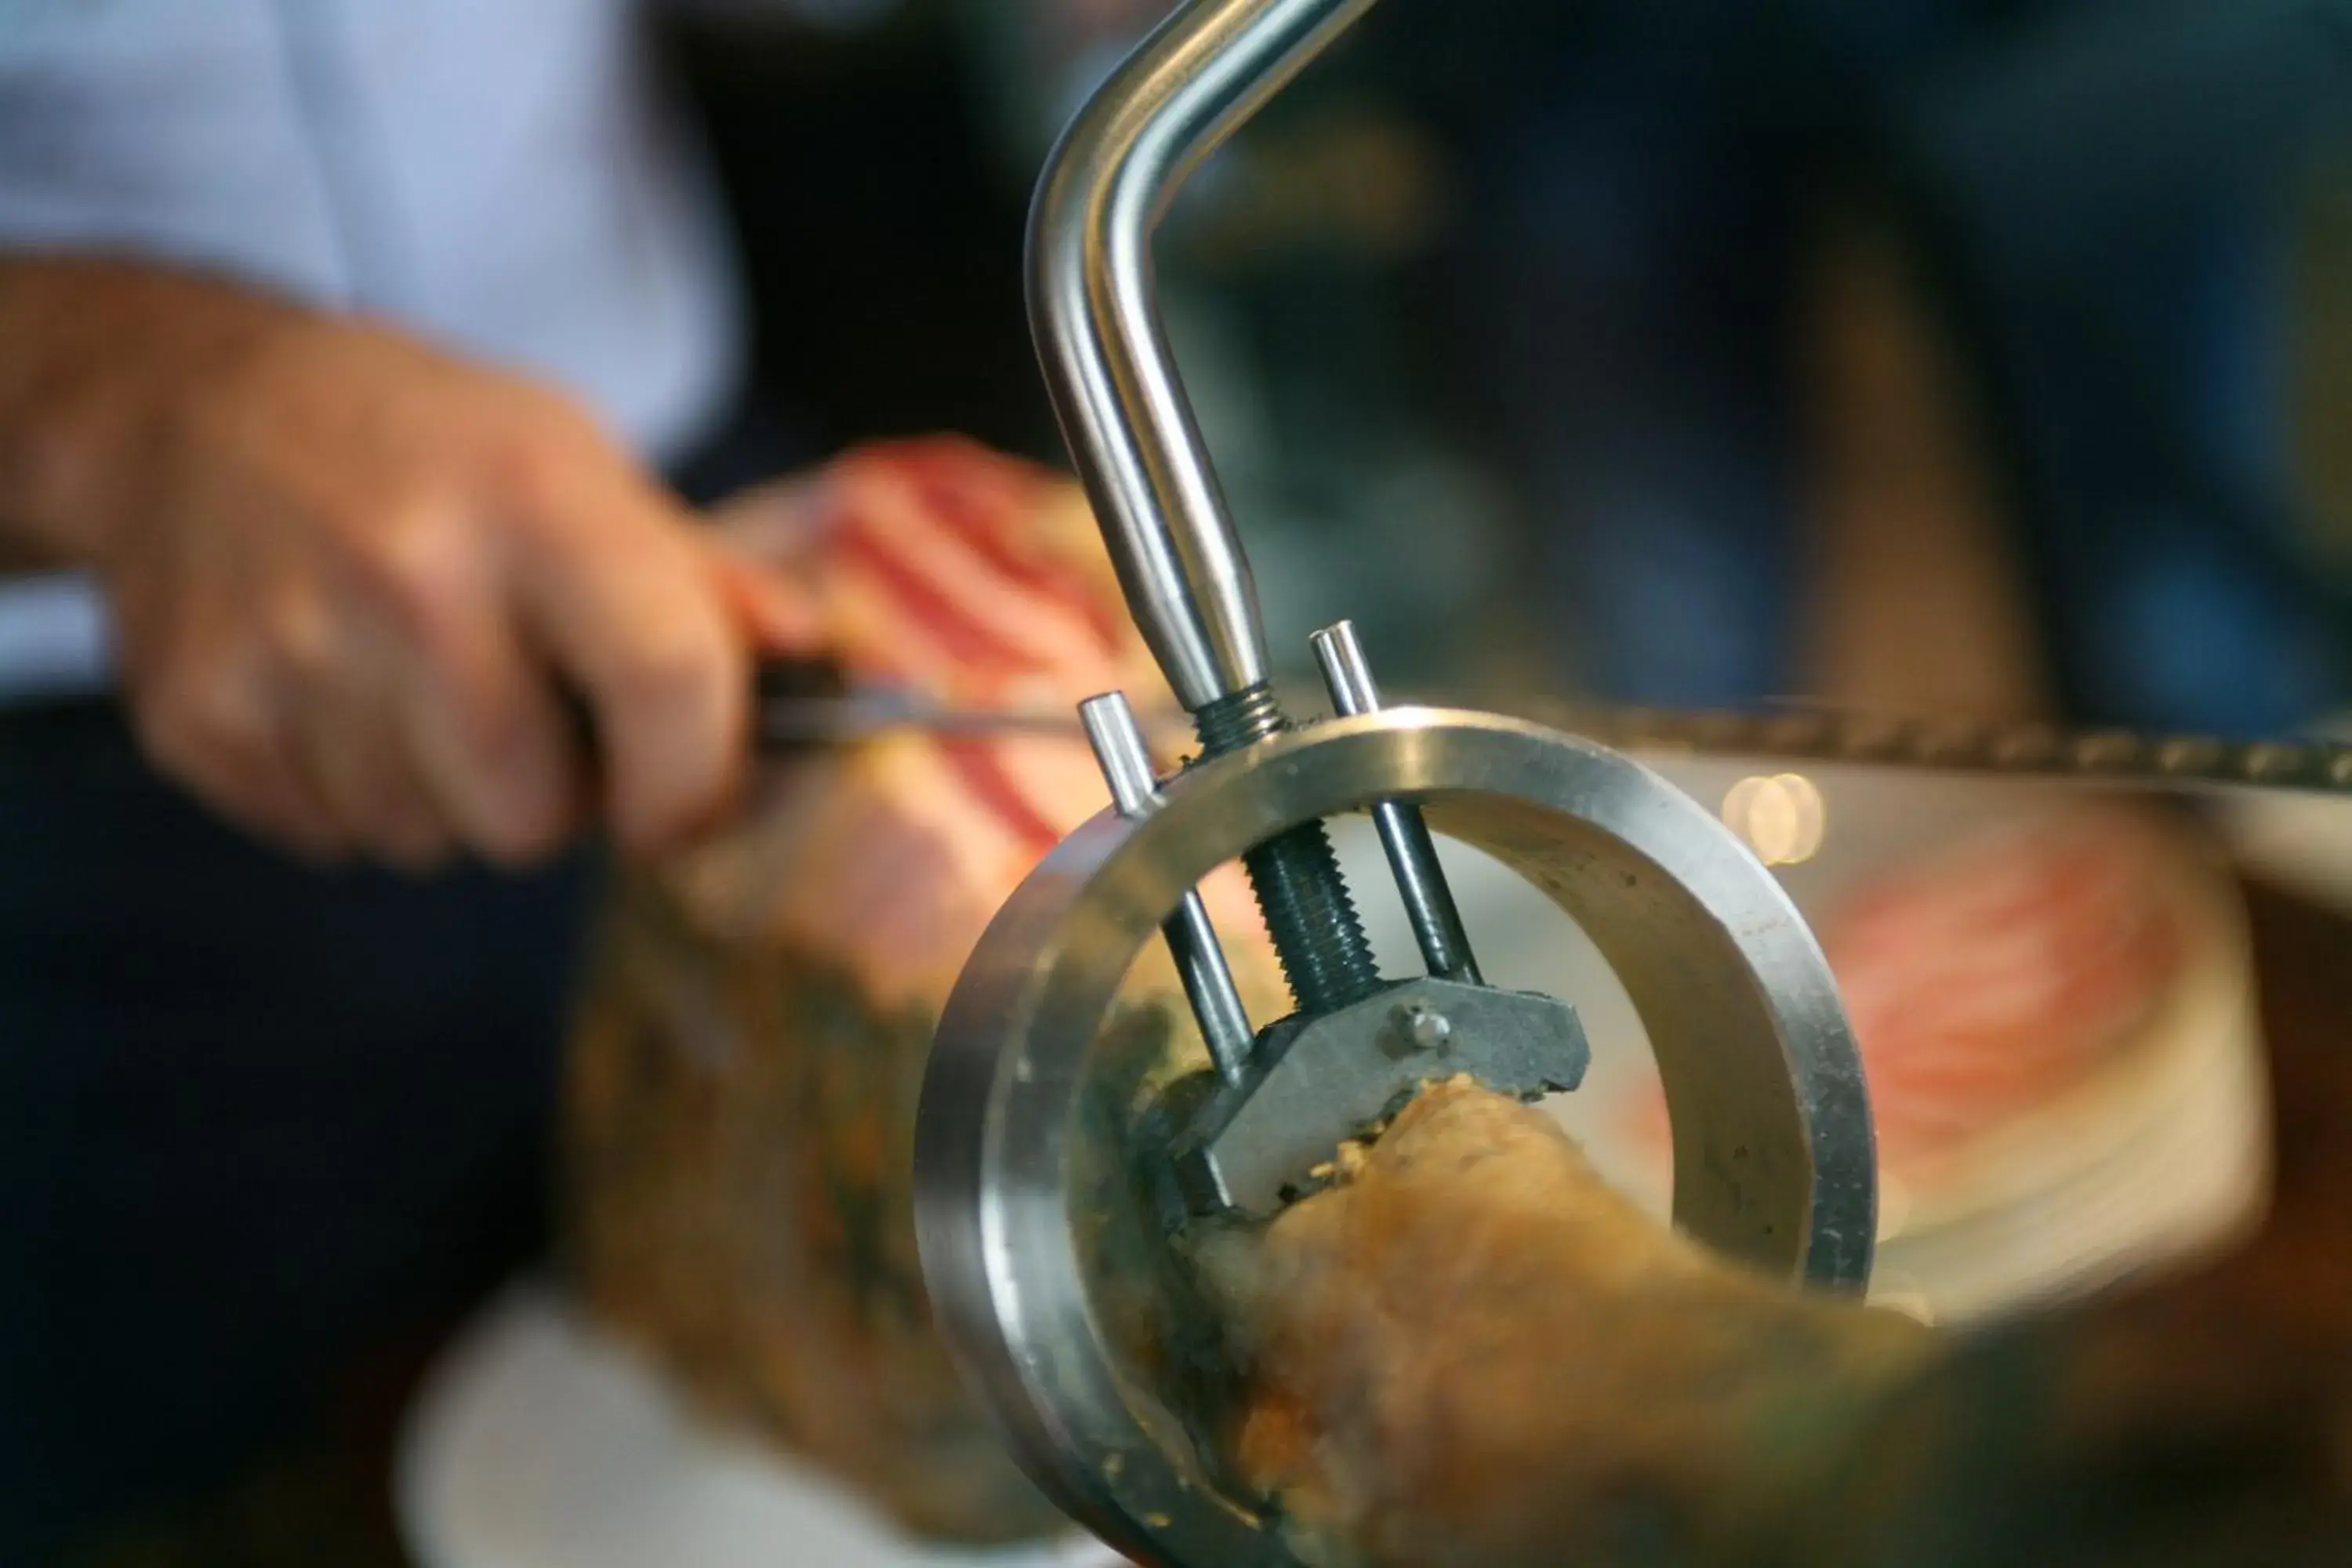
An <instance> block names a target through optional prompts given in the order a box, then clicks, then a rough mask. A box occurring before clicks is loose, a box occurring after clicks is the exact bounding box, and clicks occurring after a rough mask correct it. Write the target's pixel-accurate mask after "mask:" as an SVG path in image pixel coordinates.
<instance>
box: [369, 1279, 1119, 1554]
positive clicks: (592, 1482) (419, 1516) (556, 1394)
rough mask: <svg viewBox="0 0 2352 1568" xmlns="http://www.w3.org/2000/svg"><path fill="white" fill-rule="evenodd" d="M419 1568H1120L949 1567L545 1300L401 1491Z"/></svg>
mask: <svg viewBox="0 0 2352 1568" xmlns="http://www.w3.org/2000/svg"><path fill="white" fill-rule="evenodd" d="M394 1489H395V1493H396V1502H397V1505H398V1509H399V1515H400V1522H401V1530H402V1533H403V1534H404V1537H405V1538H406V1540H407V1542H408V1546H409V1550H410V1552H411V1553H412V1554H413V1555H414V1556H415V1558H416V1560H417V1562H418V1563H419V1564H420V1568H803V1565H805V1568H1121V1563H1122V1560H1121V1559H1119V1558H1118V1557H1117V1556H1115V1555H1113V1554H1112V1553H1110V1552H1108V1551H1107V1550H1105V1549H1104V1548H1102V1547H1100V1546H1097V1545H1096V1544H1095V1543H1093V1542H1077V1541H1074V1542H1068V1543H1066V1544H1057V1545H1055V1546H1050V1547H1041V1548H1036V1549H1033V1550H1028V1551H1008V1552H942V1551H939V1550H936V1549H931V1548H927V1547H924V1546H921V1545H919V1544H917V1543H915V1542H909V1541H908V1540H907V1539H905V1538H904V1537H903V1536H901V1535H899V1534H898V1533H897V1532H895V1531H892V1530H891V1529H890V1528H889V1526H888V1525H887V1524H886V1523H884V1522H883V1521H880V1520H878V1519H877V1518H876V1517H875V1516H874V1515H873V1514H872V1513H871V1512H869V1511H868V1510H866V1508H865V1507H864V1506H863V1505H862V1504H860V1503H859V1502H858V1501H857V1500H856V1499H855V1498H852V1497H851V1496H849V1495H848V1494H846V1493H845V1492H844V1491H843V1490H842V1489H839V1488H837V1487H835V1485H833V1484H832V1483H831V1482H830V1481H828V1480H826V1479H824V1477H822V1476H820V1475H817V1474H815V1473H814V1472H812V1471H809V1470H806V1469H803V1468H801V1467H798V1466H795V1465H793V1464H790V1463H787V1462H785V1461H783V1460H782V1459H780V1458H776V1457H775V1456H774V1455H772V1454H771V1453H769V1452H767V1451H765V1450H763V1449H759V1448H754V1447H751V1446H749V1445H748V1444H745V1443H741V1442H739V1441H736V1440H734V1439H732V1438H730V1437H727V1436H719V1435H716V1434H713V1433H712V1432H711V1431H709V1429H708V1428H707V1427H705V1426H702V1425H700V1424H698V1423H697V1422H696V1421H695V1420H694V1419H693V1418H692V1416H691V1415H689V1414H688V1412H687V1411H686V1410H684V1409H683V1408H682V1407H681V1405H679V1403H678V1402H677V1400H676V1399H674V1398H673V1397H672V1396H671V1394H670V1393H669V1391H668V1390H667V1387H666V1386H665V1385H664V1384H662V1383H661V1381H660V1380H659V1379H658V1378H657V1377H656V1376H655V1375H654V1374H653V1373H652V1372H651V1370H650V1369H648V1368H647V1367H646V1366H644V1365H643V1364H642V1363H639V1362H638V1361H637V1360H636V1359H635V1357H634V1356H632V1355H630V1354H629V1353H628V1352H626V1351H625V1349H623V1348H622V1347H620V1346H618V1345H616V1344H614V1342H612V1341H610V1340H609V1339H607V1338H606V1337H605V1336H604V1334H602V1333H601V1332H599V1331H597V1330H596V1329H595V1328H594V1327H593V1325H591V1324H588V1323H586V1322H583V1321H582V1320H581V1318H580V1316H579V1314H577V1313H576V1312H574V1311H572V1310H571V1309H570V1307H569V1305H568V1303H567V1302H566V1301H565V1300H564V1298H563V1297H562V1295H561V1294H560V1293H558V1292H557V1291H556V1290H554V1289H551V1288H550V1287H547V1286H544V1285H540V1284H523V1285H519V1286H517V1287H515V1288H514V1289H511V1290H509V1292H508V1293H507V1294H506V1295H505V1296H504V1297H502V1298H501V1299H500V1300H499V1301H498V1302H497V1303H495V1304H494V1305H493V1306H492V1307H491V1308H490V1309H489V1310H488V1311H486V1312H485V1313H484V1314H483V1315H482V1317H481V1318H480V1319H479V1320H478V1321H476V1322H475V1324H474V1325H473V1326H472V1327H471V1328H470V1329H468V1330H467V1332H466V1334H465V1335H464V1336H463V1338H462V1339H461V1340H460V1342H458V1343H457V1346H456V1347H455V1348H454V1349H453V1350H452V1351H451V1352H449V1354H448V1355H447V1356H446V1357H445V1358H444V1360H443V1362H442V1363H441V1364H440V1365H439V1366H438V1367H437V1368H436V1370H435V1373H434V1375H433V1377H432V1378H431V1379H430V1380H429V1381H428V1383H427V1384H426V1385H425V1390H424V1392H423V1394H421V1396H420V1397H419V1399H418V1401H417V1404H416V1405H415V1409H413V1410H412V1411H411V1412H410V1415H409V1420H408V1426H407V1430H406V1431H405V1432H404V1434H403V1441H402V1444H401V1453H400V1458H399V1464H398V1470H397V1474H396V1476H395V1479H394Z"/></svg>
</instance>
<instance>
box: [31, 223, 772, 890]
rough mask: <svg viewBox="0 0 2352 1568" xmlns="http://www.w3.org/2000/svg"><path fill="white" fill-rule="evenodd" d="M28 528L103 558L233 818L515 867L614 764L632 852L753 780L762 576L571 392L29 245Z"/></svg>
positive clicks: (154, 688)
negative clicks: (720, 544) (572, 702)
mask: <svg viewBox="0 0 2352 1568" xmlns="http://www.w3.org/2000/svg"><path fill="white" fill-rule="evenodd" d="M0 344H5V353H0V539H5V541H6V542H7V546H8V548H9V551H10V553H12V554H13V555H16V556H18V557H21V558H28V559H32V560H37V561H40V562H44V563H48V564H53V565H70V566H79V567H86V568H88V569H89V570H91V571H92V572H94V573H95V574H97V576H98V577H99V578H100V581H101V582H102V584H103V585H104V587H105V589H106V590H107V592H108V594H109V596H110V600H111V605H112V611H113V615H114V618H115V624H116V627H117V632H118V636H119V637H120V640H121V655H122V664H123V668H124V672H125V679H126V682H127V685H128V691H129V700H130V702H131V708H132V710H133V713H134V716H135V719H136V722H137V727H138V731H139V733H140V735H141V738H142V742H143V743H144V744H145V746H146V748H147V750H148V751H149V752H150V754H151V755H152V758H153V759H154V761H155V762H156V763H158V764H159V765H160V766H161V767H162V768H163V770H164V771H165V772H167V773H170V774H172V775H173V776H175V777H176V778H177V779H179V780H180V781H181V782H182V783H184V784H186V785H187V786H188V787H190V788H191V789H193V790H194V792H195V793H196V794H197V795H200V796H201V797H203V798H204V799H205V800H206V801H207V802H209V803H210V804H211V805H213V806H215V808H216V809H218V810H220V811H221V812H223V813H224V814H225V815H226V816H229V817H231V818H232V819H234V820H236V821H238V822H240V823H241V824H243V825H245V826H247V827H249V828H251V829H253V830H254V831H256V832H258V833H261V834H263V835H266V836H268V837H273V838H276V839H278V840H279V841H280V842H282V843H285V844H287V845H289V846H290V847H295V848H297V849H298V850H300V851H303V852H305V853H308V854H310V855H313V856H320V857H337V856H341V855H346V854H354V853H356V854H362V855H368V856H373V857H376V858H384V859H387V860H390V861H393V862H394V863H397V864H402V865H407V866H420V867H421V866H427V865H431V864H434V863H436V862H438V861H440V860H442V859H444V858H447V857H448V856H449V855H451V854H452V853H457V852H465V853H472V854H476V855H479V856H481V857H483V858H488V859H491V860H493V861H498V862H502V863H509V864H512V863H520V862H528V861H530V860H532V859H534V858H540V857H542V856H544V855H546V854H547V853H549V852H551V851H552V850H553V849H554V848H555V847H558V846H559V845H560V844H562V842H563V841H564V840H565V839H566V838H567V837H570V836H571V835H572V833H573V832H574V831H575V830H576V829H577V828H578V827H580V826H582V825H583V822H584V821H585V820H586V819H587V818H588V816H589V815H590V814H591V813H592V812H593V810H594V809H595V808H596V806H597V805H598V802H597V801H596V799H595V798H594V796H595V794H596V792H597V790H598V789H599V788H601V790H602V792H603V794H604V801H603V805H604V808H605V809H606V810H607V811H608V812H609V820H610V823H611V826H613V828H614V831H615V833H616V835H617V837H619V838H620V839H621V840H622V842H623V843H624V844H625V846H628V847H653V846H656V845H660V844H663V843H666V842H668V841H671V840H674V839H676V838H677V837H679V836H681V835H682V834H686V833H688V832H690V831H692V830H694V829H695V828H696V827H697V826H699V825H700V824H701V823H703V822H704V821H705V820H707V819H708V818H709V817H710V816H712V815H713V813H714V812H715V811H717V810H718V809H719V807H720V806H721V805H723V804H724V803H725V802H726V801H727V800H728V798H729V797H730V792H731V791H732V789H733V787H734V785H735V783H736V780H737V775H738V773H739V772H740V768H741V766H742V761H743V757H744V753H745V749H746V748H745V746H744V743H743V742H744V731H745V725H746V722H747V718H746V708H747V694H748V687H749V682H748V679H747V674H746V666H747V660H748V653H747V647H746V642H747V640H748V636H749V634H748V633H747V631H746V627H747V626H750V625H751V623H752V622H753V620H754V619H755V618H757V617H756V616H755V613H754V612H753V611H752V610H751V608H750V607H748V606H747V605H746V604H745V602H744V601H745V599H746V596H747V595H749V594H751V592H753V590H751V588H749V587H748V586H747V585H746V584H745V583H744V582H743V581H742V576H741V574H740V572H739V571H737V570H736V569H733V568H730V566H729V565H728V563H726V562H725V561H724V560H723V559H722V558H721V557H720V556H719V555H718V554H716V553H715V552H713V550H712V549H711V547H710V546H709V544H708V543H707V542H705V541H704V540H703V538H702V537H701V536H700V535H699V534H698V531H696V529H695V527H694V526H693V524H692V522H691V520H690V519H689V518H688V516H687V515H686V514H685V513H684V512H683V510H681V509H680V507H679V506H678V504H677V502H676V501H674V500H672V499H671V498H670V497H669V496H668V495H667V493H666V492H665V491H664V490H663V489H661V488H660V487H659V486H657V485H656V483H655V482H654V481H653V480H652V479H649V478H648V477H647V476H646V474H644V473H643V472H642V471H640V469H639V468H637V466H636V465H635V463H634V462H633V461H631V459H630V458H628V457H627V456H626V454H625V453H624V452H623V451H622V450H620V449H619V448H618V447H616V446H615V445H614V443H613V442H612V441H610V440H609V439H608V438H607V437H605V436H604V434H603V433H602V432H600V431H599V430H598V429H597V428H596V426H594V425H593V422H592V421H591V420H590V419H589V417H588V416H585V415H584V414H583V413H582V412H581V411H580V410H578V409H577V408H575V407H574V406H573V405H572V404H571V403H570V402H568V401H567V400H566V399H564V398H563V397H562V396H561V395H558V394H556V393H554V392H551V391H550V390H548V389H546V388H543V387H541V386H539V385H536V384H531V383H530V382H527V381H524V380H521V379H520V378H518V377H515V376H512V375H509V374H503V373H499V372H497V371H493V370H490V369H487V368H484V367H481V366H478V365H474V364H470V363H466V362H464V361H461V360H458V359H457V358H454V357H451V356H449V355H447V354H445V353H439V352H436V351H435V350H433V349H431V348H428V347H426V346H425V345H424V344H422V343H420V342H416V341H415V340H413V339H410V338H408V337H405V336H404V335H402V334H400V333H398V332H396V331H390V330H387V329H385V328H383V327H380V326H376V325H373V324H369V323H366V322H363V321H356V320H352V319H349V318H343V317H338V316H334V315H330V314H323V313H320V312H317V311H313V310H307V309H304V308H301V307H299V306H296V305H292V304H289V303H285V302H282V301H279V300H274V299H270V298H268V297H265V296H263V295H260V294H258V293H255V292H251V291H248V290H247V289H243V288H240V287H237V286H235V285H232V284H229V283H226V282H221V281H216V280H213V279H206V278H201V277H197V276H194V275H192V274H186V273H181V272H176V271H173V270H171V269H168V268H161V267H151V266H147V265H143V264H139V263H134V262H123V261H117V260H111V259H104V258H72V257H31V256H20V257H15V258H11V257H7V256H5V255H0ZM768 619H769V620H770V621H771V622H772V620H773V619H774V617H773V616H770V617H768ZM567 691H568V692H571V693H573V694H576V695H577V697H578V698H579V699H581V700H583V701H584V702H585V704H586V705H587V707H588V708H589V710H591V711H592V712H593V719H594V729H595V731H596V733H597V736H598V738H599V742H600V750H601V753H602V754H601V755H599V756H597V757H594V758H591V757H589V756H587V755H586V754H584V752H583V748H582V747H581V745H580V738H579V735H578V733H577V726H576V725H575V724H573V723H572V722H571V721H568V720H567V715H566V711H565V707H564V702H563V700H562V694H563V693H565V692H567Z"/></svg>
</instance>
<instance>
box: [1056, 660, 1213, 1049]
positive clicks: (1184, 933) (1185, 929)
mask: <svg viewBox="0 0 2352 1568" xmlns="http://www.w3.org/2000/svg"><path fill="white" fill-rule="evenodd" d="M1078 719H1079V721H1080V722H1081V723H1083V724H1084V725H1085V726H1086V731H1087V741H1088V742H1090V743H1091V744H1092V745H1093V747H1094V750H1095V760H1096V761H1097V762H1098V763H1101V764H1102V771H1103V778H1104V781H1105V782H1106V783H1108V784H1109V785H1110V804H1111V809H1112V810H1114V811H1116V812H1118V814H1119V816H1124V817H1139V816H1150V814H1151V813H1152V812H1154V811H1157V810H1159V809H1160V780H1159V777H1158V775H1157V774H1156V773H1154V772H1153V771H1152V766H1151V748H1150V746H1148V745H1146V744H1145V743H1144V740H1143V728H1142V726H1141V725H1139V724H1138V723H1137V722H1136V721H1135V710H1134V709H1132V708H1130V707H1129V706H1128V701H1127V698H1126V696H1125V694H1123V693H1121V692H1117V691H1109V692H1105V693H1104V694H1103V695H1102V696H1100V697H1090V698H1088V699H1087V700H1085V701H1084V702H1081V703H1079V704H1078ZM1163 930H1164V931H1165V934H1166V936H1167V939H1168V952H1169V955H1170V956H1171V958H1173V959H1174V960H1175V963H1176V973H1177V974H1178V975H1179V976H1181V978H1182V981H1183V985H1184V996H1185V999H1186V1000H1187V1001H1188V1002H1190V1003H1191V1004H1192V1021H1193V1023H1194V1024H1195V1025H1197V1026H1199V1027H1200V1030H1201V1037H1202V1040H1204V1041H1206V1042H1207V1044H1208V1047H1209V1058H1210V1059H1211V1060H1212V1061H1213V1062H1215V1063H1216V1064H1217V1072H1218V1075H1219V1076H1220V1077H1222V1078H1223V1079H1224V1080H1225V1081H1226V1082H1227V1083H1228V1084H1239V1083H1241V1082H1242V1081H1243V1080H1244V1078H1245V1077H1246V1076H1247V1074H1248V1071H1249V1063H1250V1046H1251V1044H1252V1037H1253V1031H1252V1030H1251V1028H1250V1021H1249V1010H1248V1009H1247V1008H1245V1007H1244V1006H1243V1005H1242V994H1241V991H1240V988H1239V987H1237V986H1236V985H1234V972H1233V968H1232V966H1231V965H1229V964H1228V963H1226V962H1225V952H1224V948H1223V946H1222V945H1221V944H1220V943H1219V942H1218V940H1217V928H1216V927H1215V925H1213V923H1211V921H1210V920H1209V908H1208V906H1207V905H1206V904H1204V903H1203V902H1202V900H1201V893H1200V889H1197V888H1187V889H1184V897H1183V900H1181V902H1180V903H1179V904H1178V905H1177V907H1176V912H1175V913H1174V914H1173V915H1171V916H1170V917H1169V920H1168V923H1167V925H1166V926H1165V927H1164V928H1163Z"/></svg>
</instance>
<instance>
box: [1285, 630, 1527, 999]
mask: <svg viewBox="0 0 2352 1568" xmlns="http://www.w3.org/2000/svg"><path fill="white" fill-rule="evenodd" d="M1308 640H1309V641H1310V642H1311V643H1312V644H1313V645H1314V647H1315V659H1316V662H1317V663H1318V664H1319V665H1321V666H1322V667H1323V683H1324V684H1325V685H1326V686H1328V688H1330V690H1331V702H1332V705H1333V706H1334V707H1336V708H1337V709H1339V712H1340V715H1341V716H1342V717H1344V718H1350V719H1352V718H1354V717H1356V716H1357V715H1358V714H1361V713H1377V712H1379V711H1380V708H1381V689H1380V685H1379V683H1378V682H1376V681H1375V680H1374V679H1372V667H1371V665H1370V662H1369V661H1367V660H1366V659H1365V658H1364V645H1363V643H1362V641H1361V640H1360V639H1359V638H1358V637H1357V636H1356V624H1355V623H1354V622H1353V621H1340V622H1339V623H1338V624H1336V625H1334V626H1326V627H1324V628H1323V629H1322V630H1321V631H1319V632H1317V633H1316V634H1315V635H1314V636H1313V637H1310V638H1309V639H1308ZM1372 825H1373V826H1375V827H1377V828H1378V829H1379V830H1380V835H1381V848H1382V849H1384V850H1386V851H1387V852H1388V858H1389V868H1390V869H1391V871H1393V872H1394V873H1395V874H1396V879H1397V891H1398V893H1399V894H1400V895H1402V898H1403V900H1404V912H1405V919H1406V920H1407V921H1410V922H1411V923H1412V935H1413V940H1414V941H1415V942H1419V943H1420V944H1421V956H1422V958H1423V961H1424V962H1425V963H1427V964H1428V965H1429V972H1430V973H1432V974H1434V975H1438V976H1440V977H1441V978H1443V979H1446V980H1458V981H1461V982H1462V983H1464V984H1468V985H1481V984H1485V980H1484V979H1483V978H1482V977H1481V976H1480V974H1479V973H1478V961H1477V960H1476V959H1475V958H1474V957H1472V956H1471V952H1470V935H1469V932H1468V931H1465V930H1464V929H1463V926H1462V911H1461V910H1458V909H1456V908H1455V907H1454V893H1453V889H1450V888H1448V887H1447V886H1446V885H1445V869H1444V867H1443V866H1441V865H1439V864H1438V860H1437V846H1436V844H1435V843H1433V841H1432V840H1431V838H1430V837H1429V825H1428V824H1427V823H1425V822H1423V820H1422V816H1421V808H1420V807H1418V806H1414V805H1406V804H1405V803H1403V802H1402V801H1393V800H1384V801H1380V802H1378V803H1376V804H1375V805H1373V807H1372Z"/></svg>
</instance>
